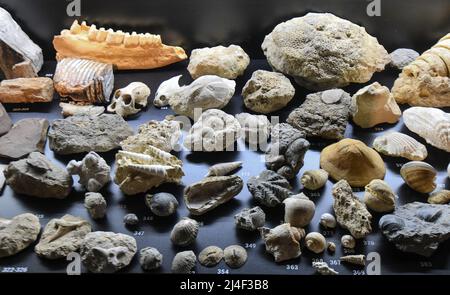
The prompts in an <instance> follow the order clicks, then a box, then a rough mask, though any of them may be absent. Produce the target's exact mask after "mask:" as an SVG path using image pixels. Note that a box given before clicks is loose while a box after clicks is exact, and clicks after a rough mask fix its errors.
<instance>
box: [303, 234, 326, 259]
mask: <svg viewBox="0 0 450 295" xmlns="http://www.w3.org/2000/svg"><path fill="white" fill-rule="evenodd" d="M305 244H306V248H308V250H309V251H312V252H314V253H316V254H319V253H322V252H323V251H325V249H326V248H327V241H326V239H325V237H324V236H323V235H322V234H321V233H317V232H311V233H309V234H307V235H306V237H305Z"/></svg>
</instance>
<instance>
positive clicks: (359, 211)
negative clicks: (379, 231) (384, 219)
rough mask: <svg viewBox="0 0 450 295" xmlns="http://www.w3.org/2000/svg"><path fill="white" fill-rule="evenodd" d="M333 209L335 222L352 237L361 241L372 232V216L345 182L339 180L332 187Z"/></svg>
mask: <svg viewBox="0 0 450 295" xmlns="http://www.w3.org/2000/svg"><path fill="white" fill-rule="evenodd" d="M333 198H334V204H333V209H334V213H335V214H336V219H337V222H338V223H339V225H340V226H342V227H343V228H345V229H347V230H348V231H349V232H350V233H351V235H352V236H353V237H355V238H356V239H361V238H364V237H365V236H367V235H368V234H369V233H371V232H372V226H371V224H370V222H371V219H372V215H371V214H370V213H369V211H367V209H366V206H365V205H364V203H362V202H361V201H360V200H359V199H358V197H357V196H356V195H354V194H353V191H352V188H351V187H350V185H349V184H348V182H347V181H345V180H341V181H339V182H338V183H336V184H335V185H334V186H333Z"/></svg>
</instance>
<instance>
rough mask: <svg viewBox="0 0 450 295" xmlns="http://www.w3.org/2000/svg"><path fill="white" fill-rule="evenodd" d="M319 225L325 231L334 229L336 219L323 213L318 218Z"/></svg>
mask: <svg viewBox="0 0 450 295" xmlns="http://www.w3.org/2000/svg"><path fill="white" fill-rule="evenodd" d="M319 223H320V225H321V226H323V227H324V228H326V229H334V228H336V225H337V223H336V218H334V216H333V215H331V214H330V213H324V214H322V215H321V216H320V222H319Z"/></svg>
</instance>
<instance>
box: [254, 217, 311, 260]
mask: <svg viewBox="0 0 450 295" xmlns="http://www.w3.org/2000/svg"><path fill="white" fill-rule="evenodd" d="M260 232H261V237H262V239H263V240H264V242H265V243H266V251H267V252H269V253H270V254H272V255H273V256H274V258H275V261H276V262H281V261H285V260H289V259H293V258H297V257H299V256H300V255H301V254H302V252H301V250H300V240H301V239H302V238H303V237H304V236H305V231H304V230H303V229H300V228H296V227H292V226H290V225H289V223H284V224H282V225H279V226H277V227H275V228H273V229H269V228H267V227H262V228H261V229H260Z"/></svg>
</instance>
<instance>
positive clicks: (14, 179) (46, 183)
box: [4, 152, 73, 199]
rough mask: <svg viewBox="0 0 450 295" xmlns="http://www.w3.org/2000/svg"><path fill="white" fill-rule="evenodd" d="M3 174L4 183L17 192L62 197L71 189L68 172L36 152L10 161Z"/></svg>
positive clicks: (40, 196) (46, 196) (71, 181)
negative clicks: (24, 157)
mask: <svg viewBox="0 0 450 295" xmlns="http://www.w3.org/2000/svg"><path fill="white" fill-rule="evenodd" d="M4 174H5V177H6V183H7V184H8V185H9V186H10V187H11V188H12V189H13V190H14V191H15V192H16V193H19V194H24V195H28V196H33V197H38V198H55V199H63V198H66V197H67V196H68V195H69V194H70V192H71V191H72V185H73V180H72V177H71V176H70V175H69V173H67V171H66V170H65V169H64V168H61V167H59V166H57V165H55V164H53V163H52V162H51V161H50V160H49V159H47V158H46V157H45V156H44V155H43V154H41V153H38V152H33V153H31V154H30V155H29V156H28V158H26V159H22V160H19V161H15V162H11V163H10V164H9V165H8V168H7V169H6V170H5V172H4Z"/></svg>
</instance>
